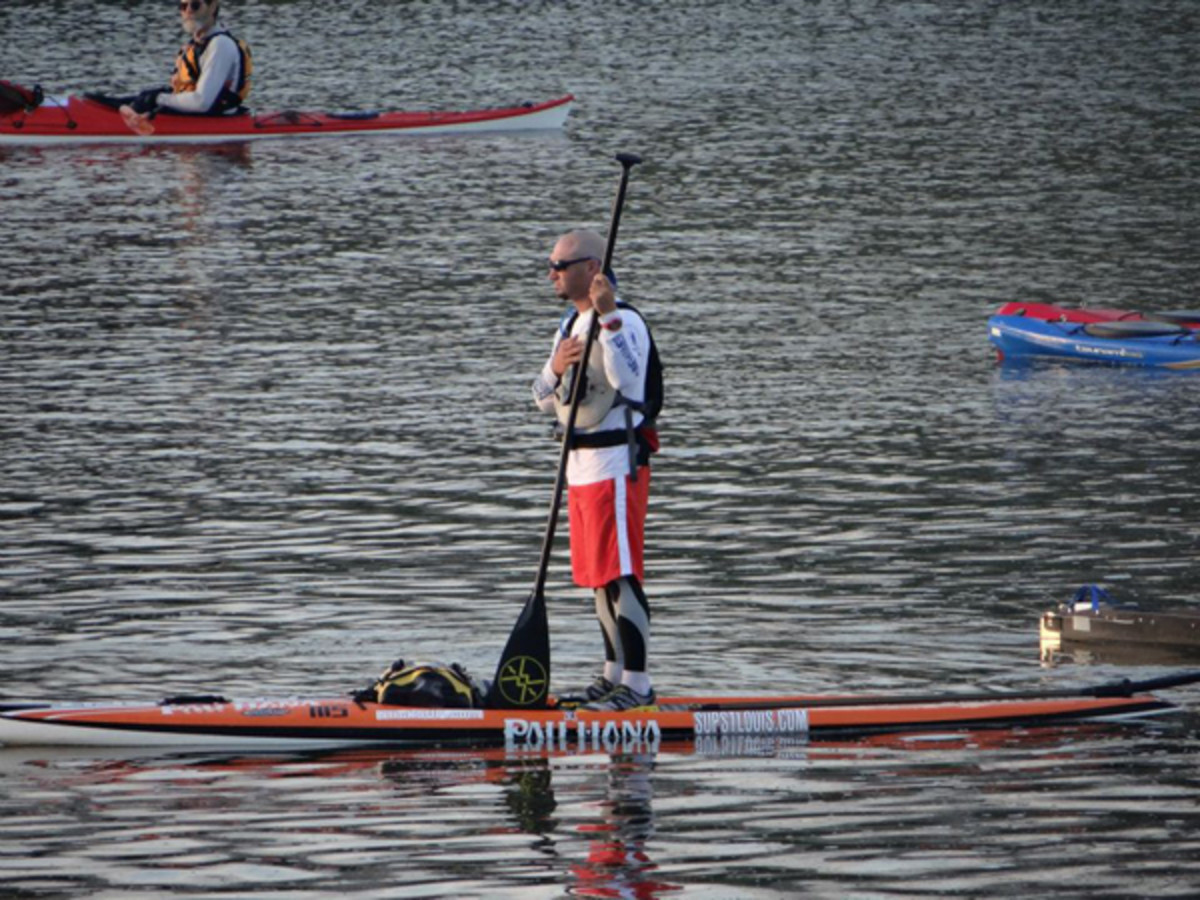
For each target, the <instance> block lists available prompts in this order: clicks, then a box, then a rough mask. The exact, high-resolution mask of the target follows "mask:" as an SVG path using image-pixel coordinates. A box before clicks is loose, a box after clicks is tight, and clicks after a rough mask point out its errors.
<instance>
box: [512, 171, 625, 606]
mask: <svg viewBox="0 0 1200 900" xmlns="http://www.w3.org/2000/svg"><path fill="white" fill-rule="evenodd" d="M616 159H617V162H619V163H620V164H621V182H620V184H619V185H618V187H617V196H616V198H614V200H613V208H612V221H611V222H610V224H609V226H608V242H607V244H606V245H605V247H604V262H603V264H602V268H601V271H603V272H608V271H609V269H611V268H612V258H613V248H614V247H616V245H617V228H618V227H620V224H621V209H622V208H623V207H624V206H625V189H626V187H627V186H628V185H629V171H630V169H632V168H633V167H634V166H636V165H637V164H638V163H640V162H641V161H642V158H641V157H640V156H637V155H636V154H633V153H618V154H617V157H616ZM599 331H600V317H599V316H597V315H593V316H592V323H591V327H590V328H588V333H587V340H586V341H585V342H584V345H583V356H581V357H580V358H579V361H578V362H577V363H575V367H574V370H573V373H572V376H571V378H572V381H571V397H570V406H569V408H568V411H567V424H566V426H565V428H564V429H563V440H562V452H561V453H560V454H559V457H558V475H557V476H556V477H555V480H554V494H553V496H552V497H551V499H550V516H549V519H548V520H547V522H546V535H545V537H544V538H543V539H542V558H541V562H540V564H539V565H538V574H537V581H535V582H534V585H533V593H534V596H541V595H542V593H543V592H544V591H545V589H546V573H547V572H548V571H549V568H550V551H551V548H552V547H553V546H554V533H555V531H556V530H557V528H558V511H559V508H560V507H561V506H562V490H563V484H564V483H565V481H566V478H567V458H568V457H569V456H570V454H571V439H572V437H573V436H574V434H575V419H576V418H577V416H578V414H579V402H580V400H581V399H582V397H583V395H584V390H585V388H586V386H587V385H586V382H587V361H588V357H589V356H590V355H591V352H592V345H593V344H595V343H596V335H597V333H598V332H599Z"/></svg>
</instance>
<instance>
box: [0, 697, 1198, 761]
mask: <svg viewBox="0 0 1200 900" xmlns="http://www.w3.org/2000/svg"><path fill="white" fill-rule="evenodd" d="M1174 709H1176V707H1175V706H1174V705H1173V704H1171V703H1168V702H1166V701H1164V700H1161V699H1159V698H1157V697H1155V696H1154V695H1152V694H1144V693H1135V694H1133V695H1130V696H1106V697H1095V696H1072V697H1057V696H1056V697H1013V698H1005V697H1003V695H1000V696H999V697H997V698H995V699H991V698H984V697H981V696H979V695H968V696H966V697H964V698H959V699H956V698H954V697H953V696H947V697H932V698H910V699H904V698H897V699H895V700H887V699H885V698H857V699H856V698H849V697H846V698H837V697H801V696H797V697H778V698H727V699H719V698H666V699H664V700H663V701H662V702H661V703H660V704H659V705H658V706H657V707H652V708H645V709H638V710H630V711H627V712H589V711H584V710H579V711H574V710H560V709H545V710H520V711H513V710H464V709H427V708H412V707H397V706H384V705H380V704H375V703H359V702H356V701H354V700H352V699H348V698H345V697H336V698H314V699H287V700H224V699H216V700H212V701H208V700H202V701H197V702H169V701H164V702H162V703H157V704H110V705H102V704H89V705H82V706H80V705H75V706H61V705H38V704H28V705H9V706H7V707H4V708H3V711H0V743H2V744H5V745H9V746H23V745H24V746H27V745H38V746H76V747H82V746H86V747H128V748H173V749H177V750H178V749H182V750H192V749H195V750H209V749H218V748H219V749H225V750H277V749H297V750H305V749H335V748H344V747H371V746H394V747H441V746H473V747H486V746H504V747H505V748H507V749H513V750H522V749H528V750H561V751H568V752H589V751H611V750H614V749H616V750H628V749H634V748H642V749H649V750H653V749H655V748H656V747H657V746H658V745H659V744H660V743H661V742H663V741H678V740H699V739H705V738H720V737H726V736H735V735H748V736H757V737H793V738H808V739H814V738H816V739H819V738H822V737H844V736H848V735H866V734H879V733H886V732H908V731H922V730H930V729H937V730H974V729H981V728H997V727H1003V728H1011V727H1017V726H1035V725H1058V724H1064V723H1074V722H1085V721H1096V720H1103V719H1122V718H1131V717H1142V716H1148V715H1153V714H1158V713H1164V712H1169V711H1172V710H1174Z"/></svg>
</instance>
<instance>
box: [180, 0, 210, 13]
mask: <svg viewBox="0 0 1200 900" xmlns="http://www.w3.org/2000/svg"><path fill="white" fill-rule="evenodd" d="M207 5H208V4H207V3H206V2H205V0H192V2H191V3H180V4H179V11H180V12H187V11H188V10H189V9H190V10H191V11H192V12H199V11H200V7H202V6H207Z"/></svg>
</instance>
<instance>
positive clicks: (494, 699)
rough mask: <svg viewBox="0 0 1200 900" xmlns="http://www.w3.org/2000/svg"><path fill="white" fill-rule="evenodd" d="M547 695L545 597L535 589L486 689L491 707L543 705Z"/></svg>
mask: <svg viewBox="0 0 1200 900" xmlns="http://www.w3.org/2000/svg"><path fill="white" fill-rule="evenodd" d="M549 695H550V626H549V624H548V622H547V621H546V598H545V597H544V596H543V594H542V592H541V591H534V592H533V593H532V594H530V595H529V599H528V600H526V601H525V608H524V609H522V610H521V615H520V617H519V618H518V619H517V624H516V625H514V626H513V630H512V634H511V635H509V637H508V643H507V644H506V645H505V646H504V653H503V654H502V655H501V656H500V664H499V665H498V666H497V667H496V677H495V679H494V680H493V681H492V686H491V689H490V690H489V691H488V697H487V705H488V706H489V707H491V708H492V709H542V708H544V707H545V706H546V698H547V697H549Z"/></svg>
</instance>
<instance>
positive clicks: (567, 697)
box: [558, 675, 617, 706]
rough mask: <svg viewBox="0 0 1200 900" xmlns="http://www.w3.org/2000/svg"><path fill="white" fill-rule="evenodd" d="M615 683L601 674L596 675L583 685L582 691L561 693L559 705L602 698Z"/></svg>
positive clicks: (573, 704) (612, 689)
mask: <svg viewBox="0 0 1200 900" xmlns="http://www.w3.org/2000/svg"><path fill="white" fill-rule="evenodd" d="M616 687H617V686H616V685H615V684H613V683H612V682H611V681H609V680H608V679H607V678H605V677H604V676H603V675H597V676H596V678H595V680H594V681H593V682H592V683H591V684H589V685H588V686H587V687H585V688H584V689H583V690H582V691H575V692H574V693H572V694H563V695H562V696H561V697H559V698H558V705H559V706H581V705H583V704H584V703H593V702H595V701H596V700H603V699H604V698H605V697H607V696H608V695H609V694H611V693H612V692H613V691H614V690H615V689H616Z"/></svg>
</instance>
